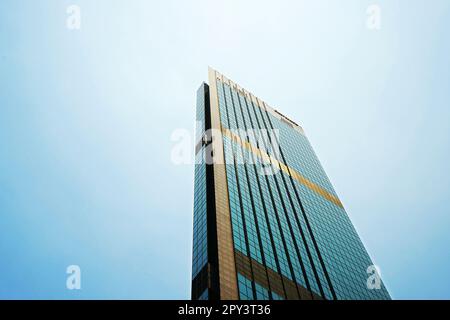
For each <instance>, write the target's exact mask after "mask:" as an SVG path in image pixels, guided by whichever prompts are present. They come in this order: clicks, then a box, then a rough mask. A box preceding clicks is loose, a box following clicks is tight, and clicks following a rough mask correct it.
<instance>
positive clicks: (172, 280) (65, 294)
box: [0, 0, 450, 299]
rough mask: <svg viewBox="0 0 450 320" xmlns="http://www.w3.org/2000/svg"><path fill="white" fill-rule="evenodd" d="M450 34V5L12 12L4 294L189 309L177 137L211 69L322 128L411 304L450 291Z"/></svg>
mask: <svg viewBox="0 0 450 320" xmlns="http://www.w3.org/2000/svg"><path fill="white" fill-rule="evenodd" d="M374 3H375V4H378V5H379V8H380V9H381V25H380V27H381V28H380V30H372V29H369V28H367V26H366V20H367V13H366V10H367V8H368V6H369V5H370V4H374ZM71 4H75V5H78V6H79V7H80V8H81V29H80V30H69V29H68V28H67V27H66V20H67V17H68V14H67V13H66V9H67V7H68V6H69V5H71ZM449 30H450V2H449V1H447V0H433V1H425V0H424V1H419V0H415V1H412V0H409V1H406V0H404V1H399V0H397V1H396V0H390V1H387V0H379V1H376V0H374V1H365V0H345V1H332V0H329V1H318V0H314V1H312V0H311V1H273V0H272V1H262V0H255V1H247V0H245V1H243V0H227V1H220V2H219V1H206V0H204V1H199V0H194V1H193V0H190V1H181V0H180V1H170V0H169V1H167V0H165V1H148V0H127V1H125V0H122V1H118V0H116V1H112V0H95V1H92V0H90V1H88V0H71V1H62V0H61V1H55V0H53V1H51V0H42V1H34V0H29V1H23V0H2V1H0V298H63V299H72V298H83V299H84V298H138V299H146V298H148V299H153V298H161V299H166V298H167V299H169V298H173V299H186V298H189V295H190V272H191V242H192V200H193V165H174V164H173V163H172V162H171V158H170V152H171V148H172V147H173V146H174V143H173V142H172V141H171V133H172V132H173V131H174V130H175V129H178V128H184V129H188V130H192V132H193V129H194V120H195V119H194V106H195V92H196V90H197V88H198V87H199V85H200V84H201V82H202V81H207V66H208V65H211V66H213V67H214V68H216V69H217V70H218V71H220V72H221V73H223V74H225V75H227V76H228V77H230V78H231V79H233V80H234V81H235V82H237V83H239V84H240V85H241V86H243V87H245V88H246V89H248V90H249V91H251V92H253V93H254V94H255V95H257V96H259V97H260V98H262V99H263V100H265V101H267V102H268V103H269V104H270V105H272V106H273V107H275V108H277V109H278V110H279V111H280V112H282V113H284V114H286V115H287V116H288V117H290V118H292V119H293V120H294V121H296V122H297V123H299V124H300V125H302V126H303V127H304V129H305V131H306V133H307V135H308V137H309V139H310V141H311V143H312V145H313V146H314V148H315V150H316V152H317V154H318V156H319V158H320V159H321V161H322V164H323V166H324V168H325V170H326V171H327V173H328V175H329V177H330V179H331V181H332V183H333V184H334V186H335V189H336V191H337V192H338V194H339V196H340V198H341V200H342V202H343V203H344V206H345V207H346V209H347V211H348V214H349V215H350V217H351V219H352V221H353V223H354V224H355V226H356V228H357V230H358V232H359V234H360V236H361V238H362V240H363V242H364V243H365V244H366V247H367V249H368V251H369V253H370V254H371V256H372V257H373V258H374V260H375V262H376V264H378V265H379V266H380V268H381V272H382V276H383V278H384V281H385V283H386V285H387V287H388V289H389V290H390V293H391V294H392V296H393V297H394V298H397V299H405V298H414V299H415V298H447V299H448V298H450V271H449V270H450V252H449V251H450V250H449V245H450V235H449V227H450V212H449V211H450V204H449V200H450V182H449V181H450V172H449V156H450V141H449V137H450V121H449V120H450V90H449V84H450V59H449V57H450V39H449V38H450V37H449ZM72 264H75V265H79V266H80V267H81V271H82V278H81V279H82V280H81V283H82V289H81V290H73V291H70V290H67V289H66V277H67V275H66V267H67V266H68V265H72Z"/></svg>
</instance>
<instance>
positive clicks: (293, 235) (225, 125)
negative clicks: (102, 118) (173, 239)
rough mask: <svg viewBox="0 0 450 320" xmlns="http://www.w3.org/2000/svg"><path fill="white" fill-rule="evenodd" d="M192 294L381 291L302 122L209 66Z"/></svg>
mask: <svg viewBox="0 0 450 320" xmlns="http://www.w3.org/2000/svg"><path fill="white" fill-rule="evenodd" d="M196 119H197V128H196V143H197V144H196V147H195V153H196V156H195V159H196V164H195V187H194V240H193V262H192V299H261V300H266V299H328V300H333V299H390V296H389V293H388V292H387V290H386V288H385V286H384V284H383V283H382V281H381V279H379V276H378V273H377V272H376V269H375V268H374V267H373V263H372V261H371V259H370V257H369V255H368V253H367V251H366V250H365V248H364V245H363V244H362V242H361V240H360V238H359V236H358V234H357V233H356V231H355V228H354V227H353V225H352V223H351V221H350V219H349V217H348V216H347V213H346V212H345V210H344V207H343V205H342V203H341V202H340V200H339V198H338V196H337V194H336V192H335V191H334V189H333V187H332V185H331V183H330V181H329V179H328V177H327V175H326V174H325V171H324V170H323V168H322V166H321V164H320V162H319V160H318V159H317V156H316V155H315V153H314V151H313V149H312V147H311V145H310V143H309V141H308V139H307V138H306V136H305V133H304V131H303V129H302V128H301V127H300V126H299V125H298V124H296V123H295V122H294V121H292V120H290V119H289V118H287V117H286V116H284V115H282V114H281V113H279V112H278V111H276V110H274V109H273V108H271V107H270V106H268V105H267V104H266V103H265V102H263V101H262V100H260V99H259V98H257V97H255V96H254V95H253V94H251V93H250V92H248V91H246V90H244V89H243V88H241V87H240V86H238V85H237V84H235V83H234V82H232V81H231V80H229V79H227V78H226V77H225V76H223V75H221V74H220V73H218V72H217V71H215V70H213V69H211V68H210V69H209V85H208V84H206V83H203V84H202V85H201V86H200V88H199V90H198V92H197V109H196Z"/></svg>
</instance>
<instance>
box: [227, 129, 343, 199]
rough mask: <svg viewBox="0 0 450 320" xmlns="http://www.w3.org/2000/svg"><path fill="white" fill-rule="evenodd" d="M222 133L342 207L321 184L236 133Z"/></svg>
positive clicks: (228, 131) (229, 131)
mask: <svg viewBox="0 0 450 320" xmlns="http://www.w3.org/2000/svg"><path fill="white" fill-rule="evenodd" d="M222 133H223V134H224V135H225V136H227V137H229V138H230V139H231V140H232V141H235V142H236V143H238V144H239V145H241V146H243V147H244V148H245V149H247V150H249V151H251V152H252V153H254V154H256V155H257V156H258V157H259V158H260V159H261V160H263V162H266V163H268V162H271V163H272V164H273V165H274V166H276V167H278V168H280V170H281V171H283V172H284V173H286V174H287V175H289V176H291V177H292V178H293V179H295V180H296V181H298V182H299V183H301V184H302V185H304V186H305V187H307V188H309V189H310V190H312V191H314V192H315V193H316V194H318V195H320V196H322V197H323V198H325V199H327V200H328V201H330V202H332V203H334V204H335V205H337V206H339V207H341V208H343V205H342V203H341V201H340V200H339V198H338V197H336V196H335V195H333V194H331V193H329V192H328V191H327V190H325V189H324V188H322V187H321V186H319V185H317V184H315V183H314V182H312V181H311V180H309V179H307V178H306V177H304V176H303V175H302V174H300V173H299V172H298V171H296V170H295V169H293V168H291V167H289V166H287V165H286V164H284V163H282V162H280V161H279V160H277V159H276V158H274V157H272V156H270V155H269V154H267V153H266V152H265V151H263V150H261V149H259V148H258V147H256V146H254V145H252V144H251V143H250V142H248V141H245V140H243V139H241V137H239V136H238V135H236V134H234V133H233V132H232V131H231V130H230V129H227V128H222Z"/></svg>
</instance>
